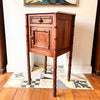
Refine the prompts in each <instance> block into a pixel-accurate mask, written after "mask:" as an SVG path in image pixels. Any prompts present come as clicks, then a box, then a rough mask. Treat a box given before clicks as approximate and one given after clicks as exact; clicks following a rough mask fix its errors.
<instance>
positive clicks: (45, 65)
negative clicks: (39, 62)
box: [44, 56, 47, 74]
mask: <svg viewBox="0 0 100 100" xmlns="http://www.w3.org/2000/svg"><path fill="white" fill-rule="evenodd" d="M44 67H45V70H44V73H45V74H46V71H47V56H45V64H44Z"/></svg>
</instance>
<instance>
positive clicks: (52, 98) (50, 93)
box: [48, 89, 57, 100]
mask: <svg viewBox="0 0 100 100" xmlns="http://www.w3.org/2000/svg"><path fill="white" fill-rule="evenodd" d="M48 100H57V98H56V97H54V96H53V89H49V96H48Z"/></svg>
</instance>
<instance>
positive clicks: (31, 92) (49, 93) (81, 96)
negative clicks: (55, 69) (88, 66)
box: [0, 73, 100, 100]
mask: <svg viewBox="0 0 100 100" xmlns="http://www.w3.org/2000/svg"><path fill="white" fill-rule="evenodd" d="M11 75H12V73H5V74H3V75H0V100H100V76H96V75H94V74H92V75H89V74H86V75H85V76H86V77H87V79H88V80H89V82H90V83H91V85H92V86H93V88H94V90H79V89H57V97H56V98H55V97H53V90H52V89H40V88H35V89H34V88H3V85H4V84H5V83H6V81H7V80H8V79H9V77H10V76H11Z"/></svg>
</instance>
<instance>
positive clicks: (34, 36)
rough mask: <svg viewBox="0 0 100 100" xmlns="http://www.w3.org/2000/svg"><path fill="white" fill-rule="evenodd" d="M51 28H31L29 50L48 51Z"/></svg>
mask: <svg viewBox="0 0 100 100" xmlns="http://www.w3.org/2000/svg"><path fill="white" fill-rule="evenodd" d="M50 37H51V28H44V27H31V34H30V39H31V40H30V41H31V48H35V49H36V48H38V49H45V50H49V49H50Z"/></svg>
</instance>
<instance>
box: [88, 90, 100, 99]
mask: <svg viewBox="0 0 100 100" xmlns="http://www.w3.org/2000/svg"><path fill="white" fill-rule="evenodd" d="M88 94H89V96H90V98H91V100H100V97H99V96H98V94H97V93H96V92H95V90H88ZM99 95H100V93H99Z"/></svg>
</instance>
